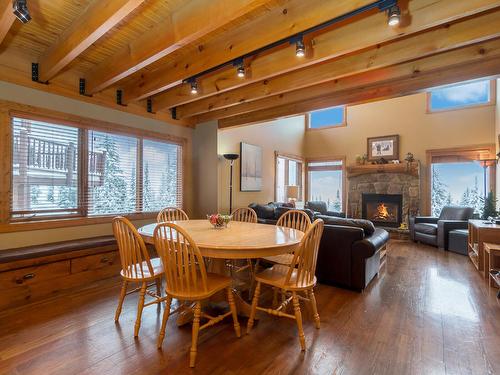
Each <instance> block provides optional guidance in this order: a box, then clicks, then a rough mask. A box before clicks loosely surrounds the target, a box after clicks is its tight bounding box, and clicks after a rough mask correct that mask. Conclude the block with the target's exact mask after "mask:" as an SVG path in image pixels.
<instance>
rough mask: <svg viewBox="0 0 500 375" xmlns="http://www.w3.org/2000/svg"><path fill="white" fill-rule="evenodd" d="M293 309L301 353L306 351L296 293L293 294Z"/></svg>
mask: <svg viewBox="0 0 500 375" xmlns="http://www.w3.org/2000/svg"><path fill="white" fill-rule="evenodd" d="M293 309H294V310H295V320H297V328H298V329H299V341H300V348H301V349H302V351H304V350H306V337H305V336H304V329H303V328H302V313H301V312H300V304H299V297H298V296H297V293H296V292H293Z"/></svg>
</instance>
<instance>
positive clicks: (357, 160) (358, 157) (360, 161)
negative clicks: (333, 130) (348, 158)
mask: <svg viewBox="0 0 500 375" xmlns="http://www.w3.org/2000/svg"><path fill="white" fill-rule="evenodd" d="M356 164H357V165H362V164H363V157H362V156H361V155H356Z"/></svg>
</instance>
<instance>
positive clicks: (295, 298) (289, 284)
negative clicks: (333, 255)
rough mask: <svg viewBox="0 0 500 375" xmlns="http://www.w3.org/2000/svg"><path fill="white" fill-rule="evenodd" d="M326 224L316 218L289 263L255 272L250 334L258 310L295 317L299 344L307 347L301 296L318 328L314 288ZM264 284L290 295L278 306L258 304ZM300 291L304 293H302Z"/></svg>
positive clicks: (303, 347) (248, 326)
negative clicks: (287, 309) (287, 310)
mask: <svg viewBox="0 0 500 375" xmlns="http://www.w3.org/2000/svg"><path fill="white" fill-rule="evenodd" d="M323 227H324V223H323V220H321V219H317V220H315V221H314V223H313V224H312V225H311V227H310V228H309V229H308V230H307V232H306V234H305V235H304V237H303V238H302V241H301V242H300V247H299V249H298V250H297V251H296V252H295V254H294V257H293V261H292V263H291V264H290V265H289V266H284V265H281V264H276V265H274V266H273V267H271V268H268V269H266V270H265V271H263V272H261V273H259V274H257V275H256V281H257V287H256V288H255V294H254V297H253V300H252V308H251V311H250V317H249V319H248V323H247V333H250V331H251V330H252V327H253V324H254V320H255V314H256V312H257V310H259V311H264V312H266V313H268V314H271V315H275V316H279V317H286V318H290V319H295V320H296V322H297V328H298V330H299V341H300V347H301V349H302V350H305V349H306V340H305V336H304V330H303V328H302V313H301V311H300V304H299V299H303V300H305V301H307V302H308V303H310V304H311V308H312V311H313V317H314V322H315V325H316V328H318V329H319V327H320V319H319V314H318V308H317V306H316V298H315V296H314V290H313V289H314V286H315V285H316V276H315V275H314V274H315V271H316V261H317V259H318V249H319V243H320V240H321V235H322V233H323ZM262 284H265V285H269V286H272V287H275V288H278V289H281V290H283V291H285V292H286V293H287V294H288V293H290V294H291V296H290V297H287V298H286V299H285V300H284V301H283V302H282V303H281V305H280V306H278V308H276V309H271V308H263V307H260V306H258V302H259V296H260V289H261V285H262ZM301 293H303V294H304V295H301ZM290 302H292V303H293V309H294V315H291V314H288V313H287V312H286V308H287V306H288V304H289V303H290Z"/></svg>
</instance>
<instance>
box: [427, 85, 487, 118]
mask: <svg viewBox="0 0 500 375" xmlns="http://www.w3.org/2000/svg"><path fill="white" fill-rule="evenodd" d="M493 82H494V81H490V80H483V81H473V82H466V83H460V84H455V85H448V86H443V87H438V88H435V89H432V90H430V91H429V100H428V106H429V108H428V110H429V111H430V112H436V111H446V110H451V109H460V108H467V107H473V106H477V105H485V104H490V103H492V102H493V97H494V89H495V87H494V86H495V84H494V83H493Z"/></svg>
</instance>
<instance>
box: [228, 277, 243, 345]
mask: <svg viewBox="0 0 500 375" xmlns="http://www.w3.org/2000/svg"><path fill="white" fill-rule="evenodd" d="M227 302H228V303H229V308H230V309H231V314H232V315H233V324H234V332H236V337H241V327H240V322H239V321H238V312H237V311H236V304H235V303H234V296H233V291H232V289H231V288H230V287H229V288H227Z"/></svg>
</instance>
